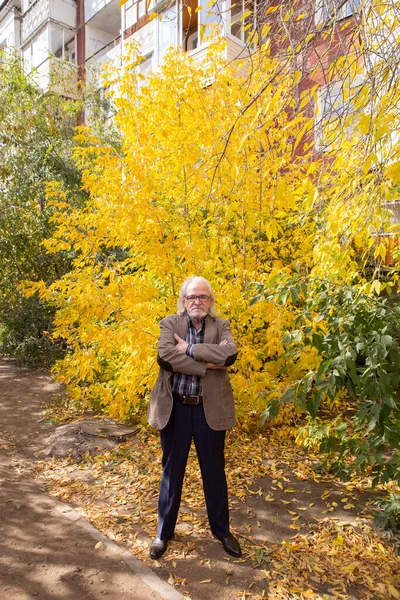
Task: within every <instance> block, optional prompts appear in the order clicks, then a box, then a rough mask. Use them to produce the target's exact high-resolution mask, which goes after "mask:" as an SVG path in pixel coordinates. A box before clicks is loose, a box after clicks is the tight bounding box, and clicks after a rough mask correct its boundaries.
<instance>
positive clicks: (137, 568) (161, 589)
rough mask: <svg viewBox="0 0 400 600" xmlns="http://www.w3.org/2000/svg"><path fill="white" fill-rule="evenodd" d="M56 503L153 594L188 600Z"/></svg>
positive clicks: (72, 511) (169, 599)
mask: <svg viewBox="0 0 400 600" xmlns="http://www.w3.org/2000/svg"><path fill="white" fill-rule="evenodd" d="M52 500H54V501H55V504H56V506H55V508H56V510H57V511H58V512H59V513H61V514H62V515H63V516H64V517H65V518H66V519H68V520H69V521H72V522H73V523H75V524H76V525H78V527H79V528H80V529H81V530H82V531H85V532H86V533H88V534H89V535H90V536H91V537H92V538H93V539H94V540H96V541H97V542H102V543H103V546H104V547H105V548H107V550H110V551H111V552H114V553H115V554H117V555H118V556H119V557H120V558H121V559H122V560H123V561H124V562H125V563H126V564H127V565H128V567H129V568H130V569H131V570H132V572H133V573H134V574H135V575H136V576H137V577H138V578H139V579H140V580H141V581H142V582H143V583H144V584H145V585H147V586H148V587H149V588H150V589H151V590H152V591H153V592H155V593H157V594H159V595H160V596H161V598H162V599H163V600H187V596H184V595H183V594H181V593H180V592H178V591H177V590H175V589H174V588H173V587H172V586H170V585H169V584H168V583H166V582H165V581H164V580H163V579H161V578H160V577H158V575H156V574H155V573H154V571H152V570H151V569H150V568H149V567H146V565H144V564H143V563H141V562H140V560H138V559H137V558H136V557H135V556H132V554H131V553H130V552H128V551H127V550H123V549H122V548H121V547H120V546H118V544H116V543H115V542H112V541H111V540H109V539H108V537H107V536H105V535H104V534H103V533H101V531H99V530H98V529H96V527H93V525H92V524H91V523H89V521H87V520H86V519H85V518H84V517H82V515H81V514H79V513H78V511H76V510H75V509H74V508H72V507H71V506H69V504H66V503H65V502H62V501H61V500H56V499H55V498H53V499H52Z"/></svg>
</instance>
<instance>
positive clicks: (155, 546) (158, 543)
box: [150, 537, 168, 560]
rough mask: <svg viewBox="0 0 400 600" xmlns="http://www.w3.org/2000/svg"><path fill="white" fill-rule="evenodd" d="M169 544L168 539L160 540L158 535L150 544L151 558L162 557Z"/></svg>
mask: <svg viewBox="0 0 400 600" xmlns="http://www.w3.org/2000/svg"><path fill="white" fill-rule="evenodd" d="M167 546H168V540H160V538H158V537H156V538H154V540H153V541H152V543H151V546H150V558H152V559H153V560H157V559H159V558H161V557H162V555H163V554H164V552H165V551H166V549H167Z"/></svg>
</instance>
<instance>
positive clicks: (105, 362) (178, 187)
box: [30, 41, 393, 421]
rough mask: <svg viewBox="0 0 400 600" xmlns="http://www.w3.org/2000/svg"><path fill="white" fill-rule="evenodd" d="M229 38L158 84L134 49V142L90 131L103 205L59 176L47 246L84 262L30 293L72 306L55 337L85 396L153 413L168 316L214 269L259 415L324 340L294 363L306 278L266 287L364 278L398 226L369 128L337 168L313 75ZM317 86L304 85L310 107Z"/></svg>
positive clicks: (165, 71) (237, 373) (245, 393)
mask: <svg viewBox="0 0 400 600" xmlns="http://www.w3.org/2000/svg"><path fill="white" fill-rule="evenodd" d="M221 44H222V42H220V41H217V42H215V43H214V44H212V45H211V47H210V52H209V55H208V58H207V60H206V61H205V62H204V63H203V64H199V63H196V62H195V61H194V60H193V59H191V58H190V57H188V56H187V55H185V54H184V53H182V52H179V51H170V52H169V54H168V56H167V58H166V60H165V63H164V65H163V67H162V68H161V69H160V71H158V72H156V73H154V74H152V75H150V76H149V77H148V79H147V80H146V81H145V82H144V81H143V80H142V78H141V75H140V74H138V72H137V70H136V66H137V65H138V64H139V62H140V60H141V59H140V57H139V56H137V54H135V53H134V55H135V59H134V60H131V61H128V62H127V64H126V67H125V70H124V72H123V73H122V74H121V73H117V74H110V75H109V80H110V81H111V80H113V81H114V83H116V82H117V89H118V92H115V94H114V97H113V102H114V104H115V107H116V109H117V115H116V118H115V119H116V123H117V125H118V127H119V129H120V131H121V134H122V149H121V152H120V153H118V152H117V151H116V150H115V149H113V148H111V147H105V146H103V145H101V143H100V142H99V140H98V139H96V138H95V136H94V135H93V133H92V132H91V130H90V129H89V128H86V127H81V128H79V130H78V133H77V141H78V148H77V150H76V160H77V163H78V166H79V168H80V169H82V172H83V181H84V187H85V188H86V189H87V190H88V192H89V195H90V200H89V202H88V204H87V205H86V206H85V207H84V208H83V209H76V210H71V209H70V208H69V203H68V202H67V197H66V194H65V192H62V191H61V190H60V189H59V188H58V187H57V186H56V185H51V184H50V185H49V189H48V194H49V198H52V202H53V206H54V209H55V210H56V211H57V212H56V217H55V223H56V233H55V234H54V235H53V237H52V238H51V239H49V240H48V241H47V242H46V247H47V250H48V251H49V252H52V253H57V252H59V251H61V250H62V251H67V252H73V254H74V256H75V258H74V261H73V268H72V270H71V271H70V273H68V274H67V275H66V276H65V277H63V278H62V279H60V280H59V281H57V282H55V283H54V284H52V285H51V286H50V288H45V286H44V284H42V285H36V286H32V287H31V291H30V293H34V292H35V291H38V292H39V294H40V295H41V296H42V298H45V299H47V300H48V301H50V302H52V303H54V304H55V305H56V307H57V308H58V311H57V315H56V321H55V330H56V335H58V336H61V337H62V338H64V339H65V340H66V341H67V343H68V345H69V348H70V353H69V355H68V356H67V357H66V359H65V360H64V361H63V362H62V363H61V364H60V365H59V366H58V371H59V376H60V379H61V380H62V381H63V382H65V383H66V384H67V386H68V390H69V392H70V394H71V395H72V397H74V398H76V399H78V400H79V401H84V402H86V401H88V402H91V403H94V404H95V405H97V406H101V407H103V408H104V409H105V410H106V411H108V412H109V413H110V414H111V415H113V416H117V417H122V418H126V417H133V416H134V415H135V414H141V412H142V408H143V405H144V403H145V402H146V399H147V395H148V392H149V390H150V389H151V386H152V385H153V382H154V380H155V376H156V372H157V364H156V361H155V358H156V342H157V338H158V321H159V320H160V319H161V318H162V317H163V316H165V314H167V313H169V312H171V311H174V310H175V303H176V297H177V293H178V291H179V285H180V283H181V282H182V280H183V279H185V278H186V277H187V276H190V275H192V274H201V275H203V276H205V277H207V278H208V279H209V280H210V281H211V283H212V284H213V286H214V287H215V291H216V294H217V299H218V307H219V310H220V312H221V314H222V315H224V316H227V317H229V318H230V320H231V324H232V328H233V331H234V335H235V337H236V339H237V341H238V344H239V346H240V358H239V360H238V361H237V363H236V364H235V368H234V372H233V373H232V381H233V385H234V388H235V393H236V397H237V399H238V407H239V415H240V416H241V418H242V420H243V421H246V420H248V419H249V418H250V417H251V415H252V414H257V415H258V414H259V412H260V410H261V409H263V408H264V406H265V397H266V394H267V393H268V394H270V395H271V397H272V398H279V396H280V395H281V394H282V388H286V387H287V386H289V385H291V384H292V383H293V382H295V381H297V380H299V379H300V378H302V377H303V376H304V373H307V372H308V371H310V370H313V369H317V368H318V365H319V364H320V362H321V356H320V355H319V353H318V350H317V349H316V348H315V347H313V345H312V344H309V345H306V346H305V347H304V348H303V350H302V352H301V353H299V354H298V355H297V358H296V361H293V360H292V358H291V357H290V356H288V355H287V353H286V352H285V347H284V345H283V344H282V341H281V340H282V334H283V332H285V331H286V330H288V329H291V328H292V327H293V326H294V321H295V319H296V316H297V315H296V308H295V305H296V302H297V300H298V291H297V289H295V288H293V289H292V292H291V293H289V299H288V302H287V303H286V304H285V305H281V304H279V303H275V302H272V301H271V302H260V303H252V302H251V299H252V297H253V296H254V295H255V294H256V293H257V290H258V289H262V288H261V286H266V285H269V286H272V287H273V286H274V282H276V281H278V280H280V278H281V277H282V276H285V277H288V278H290V277H292V276H293V275H296V274H297V275H298V274H308V273H312V272H313V271H315V273H316V274H319V275H322V276H324V277H331V278H333V279H335V278H337V279H338V280H340V281H342V282H349V281H352V280H353V279H354V277H356V276H357V275H358V274H359V265H360V264H361V263H360V262H357V257H360V256H361V257H362V254H363V253H364V252H367V251H368V248H369V247H370V246H371V245H372V243H373V242H374V240H375V238H374V232H375V230H377V228H379V227H381V226H382V224H383V222H384V216H382V214H381V213H380V211H375V212H374V213H373V216H372V221H371V220H369V221H368V226H367V222H366V221H365V219H364V220H363V215H364V216H365V210H366V208H367V207H369V204H370V201H369V198H368V194H367V193H366V191H365V189H363V186H362V185H357V181H359V180H358V179H357V177H361V176H362V170H361V171H360V169H359V165H360V157H361V155H362V152H363V150H364V146H363V141H362V139H361V136H357V135H355V134H354V135H353V136H351V139H350V140H348V141H347V142H346V143H345V142H344V141H343V144H342V147H341V150H340V153H339V151H338V148H337V146H336V148H335V151H336V155H337V156H336V159H333V158H332V157H331V158H330V160H329V161H326V159H324V160H325V166H324V170H322V168H321V166H322V160H321V158H318V156H315V155H314V154H313V149H312V145H311V143H310V142H309V137H310V133H311V131H312V129H313V126H314V122H313V119H311V118H310V117H309V116H307V114H306V113H305V114H302V112H301V111H299V110H298V106H299V104H298V98H296V97H295V94H294V91H293V90H294V89H295V86H296V84H297V82H298V80H299V73H298V72H297V71H296V70H293V69H290V68H289V66H285V65H284V64H282V62H281V61H280V60H279V59H278V58H273V57H271V56H270V54H269V50H268V43H266V44H264V45H262V46H261V48H260V50H259V51H258V53H256V54H254V56H253V59H252V63H251V68H250V70H249V68H248V65H247V66H246V64H245V63H241V64H235V65H233V64H227V63H226V62H224V61H223V60H222V58H221ZM288 65H289V63H288ZM113 78H114V79H113ZM110 81H109V83H110ZM311 96H312V92H307V91H306V92H304V93H303V96H302V98H301V99H300V100H301V102H300V106H303V107H305V106H306V105H307V103H308V102H309V100H310V98H311ZM353 118H355V117H353ZM357 118H358V117H357ZM344 165H345V167H346V168H343V166H344ZM364 176H365V177H367V178H368V177H369V175H368V172H365V173H364ZM365 177H364V178H365ZM371 177H374V175H373V174H372V175H371ZM385 181H386V180H385ZM391 186H392V184H388V185H387V189H388V190H389V188H390V189H391ZM392 187H393V186H392ZM343 190H346V192H345V196H343ZM344 197H345V198H346V201H345V202H344V204H343V198H344ZM343 206H345V207H346V211H344V210H343ZM368 210H369V208H368ZM368 214H371V211H369V213H368ZM371 224H372V225H374V227H375V230H374V229H371ZM344 230H346V235H347V237H346V239H345V240H344V238H343V235H344ZM354 242H355V243H354ZM289 292H290V289H289ZM309 318H310V319H311V320H312V314H310V317H309Z"/></svg>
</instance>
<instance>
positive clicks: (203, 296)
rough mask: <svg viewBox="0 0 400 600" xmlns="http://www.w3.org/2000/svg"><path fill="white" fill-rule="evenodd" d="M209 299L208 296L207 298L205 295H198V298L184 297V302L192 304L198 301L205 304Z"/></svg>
mask: <svg viewBox="0 0 400 600" xmlns="http://www.w3.org/2000/svg"><path fill="white" fill-rule="evenodd" d="M209 299H210V296H207V295H206V294H200V296H192V295H190V296H186V300H187V301H188V302H194V301H195V300H200V302H207V300H209Z"/></svg>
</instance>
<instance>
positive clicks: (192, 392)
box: [172, 315, 206, 396]
mask: <svg viewBox="0 0 400 600" xmlns="http://www.w3.org/2000/svg"><path fill="white" fill-rule="evenodd" d="M187 320H188V326H187V330H186V337H185V340H186V342H188V344H189V345H188V347H187V349H186V354H187V355H188V356H191V357H192V358H194V344H204V330H205V328H206V319H204V321H203V325H202V326H201V329H199V330H198V331H197V329H196V328H195V326H194V325H193V323H192V321H191V320H190V317H189V315H188V318H187ZM172 391H173V392H175V393H177V394H180V395H181V396H201V395H202V394H203V389H202V387H201V377H198V376H197V375H185V374H184V373H174V375H173V382H172Z"/></svg>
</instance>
